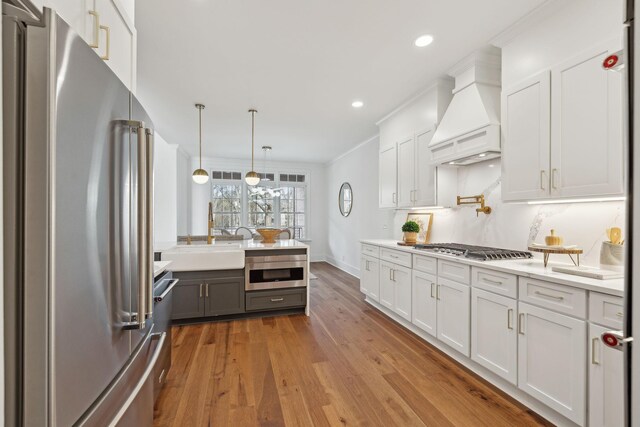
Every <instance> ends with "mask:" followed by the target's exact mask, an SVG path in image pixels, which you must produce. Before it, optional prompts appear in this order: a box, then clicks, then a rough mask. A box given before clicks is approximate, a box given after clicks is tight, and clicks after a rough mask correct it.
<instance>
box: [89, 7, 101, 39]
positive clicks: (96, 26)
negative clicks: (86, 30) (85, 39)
mask: <svg viewBox="0 0 640 427" xmlns="http://www.w3.org/2000/svg"><path fill="white" fill-rule="evenodd" d="M89 15H91V16H93V43H91V44H89V47H92V48H94V49H97V48H98V46H99V43H100V14H99V13H98V12H96V11H95V10H90V11H89Z"/></svg>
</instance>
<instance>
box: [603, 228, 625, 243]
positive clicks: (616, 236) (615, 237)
mask: <svg viewBox="0 0 640 427" xmlns="http://www.w3.org/2000/svg"><path fill="white" fill-rule="evenodd" d="M607 237H609V242H611V243H612V244H614V245H621V244H622V242H623V240H622V229H621V228H620V227H611V228H607Z"/></svg>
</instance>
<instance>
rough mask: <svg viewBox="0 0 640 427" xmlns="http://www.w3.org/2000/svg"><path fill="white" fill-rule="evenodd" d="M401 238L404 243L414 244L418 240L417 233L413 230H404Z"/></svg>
mask: <svg viewBox="0 0 640 427" xmlns="http://www.w3.org/2000/svg"><path fill="white" fill-rule="evenodd" d="M403 240H404V242H405V243H409V244H415V243H416V242H417V241H418V233H416V232H415V231H405V232H404V238H403Z"/></svg>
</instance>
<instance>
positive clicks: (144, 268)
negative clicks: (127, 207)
mask: <svg viewBox="0 0 640 427" xmlns="http://www.w3.org/2000/svg"><path fill="white" fill-rule="evenodd" d="M116 124H117V125H120V126H124V127H128V128H129V129H130V131H131V132H132V133H134V134H136V135H137V141H136V144H137V151H138V156H137V157H138V159H137V169H138V173H137V176H136V184H135V185H136V187H137V196H138V197H137V200H136V207H137V218H135V221H136V230H137V233H136V234H137V235H136V239H137V242H138V268H137V276H138V277H137V278H138V280H137V283H138V310H137V312H133V313H131V318H130V321H129V322H124V324H123V328H124V329H144V328H145V324H146V319H147V315H146V310H147V307H148V303H147V299H152V298H153V291H151V292H148V290H149V287H152V286H153V267H151V269H152V271H151V279H152V280H151V284H149V283H148V281H149V279H148V278H149V263H151V265H153V258H151V260H149V255H148V248H147V241H148V240H147V236H146V234H147V228H146V227H147V225H146V224H147V212H146V211H147V203H148V201H147V195H146V189H147V184H146V182H147V171H146V165H147V159H146V155H145V152H146V147H147V141H146V140H147V138H146V132H145V127H144V122H141V121H136V120H118V121H117V122H116ZM151 304H153V301H151Z"/></svg>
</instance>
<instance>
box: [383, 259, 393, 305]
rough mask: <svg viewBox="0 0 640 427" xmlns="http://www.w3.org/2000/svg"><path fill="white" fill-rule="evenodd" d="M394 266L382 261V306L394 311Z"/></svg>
mask: <svg viewBox="0 0 640 427" xmlns="http://www.w3.org/2000/svg"><path fill="white" fill-rule="evenodd" d="M392 273H393V264H391V263H390V262H386V261H380V304H382V305H383V306H385V307H387V308H390V309H391V310H393V293H394V289H393V288H394V286H393V280H391V274H392Z"/></svg>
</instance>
